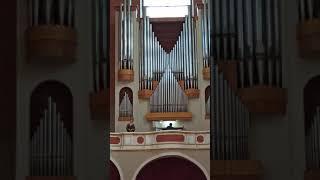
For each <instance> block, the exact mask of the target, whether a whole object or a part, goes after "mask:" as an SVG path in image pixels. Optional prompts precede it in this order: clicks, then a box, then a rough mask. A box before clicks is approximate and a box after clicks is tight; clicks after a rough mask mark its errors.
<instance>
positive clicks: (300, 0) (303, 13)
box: [299, 0, 306, 21]
mask: <svg viewBox="0 0 320 180" xmlns="http://www.w3.org/2000/svg"><path fill="white" fill-rule="evenodd" d="M304 1H305V0H299V11H300V16H301V17H300V18H301V19H300V20H301V21H304V20H305V19H306V17H305V15H306V14H305V11H304V10H305V7H304Z"/></svg>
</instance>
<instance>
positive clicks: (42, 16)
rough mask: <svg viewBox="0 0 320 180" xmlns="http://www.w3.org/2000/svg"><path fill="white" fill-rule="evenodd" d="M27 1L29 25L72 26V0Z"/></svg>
mask: <svg viewBox="0 0 320 180" xmlns="http://www.w3.org/2000/svg"><path fill="white" fill-rule="evenodd" d="M28 3H29V5H28V7H29V8H30V11H29V12H30V25H31V26H38V25H63V26H69V27H74V2H73V0H67V1H65V0H45V1H39V0H30V1H28ZM55 12H58V13H55Z"/></svg>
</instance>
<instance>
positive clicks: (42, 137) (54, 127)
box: [30, 97, 72, 176]
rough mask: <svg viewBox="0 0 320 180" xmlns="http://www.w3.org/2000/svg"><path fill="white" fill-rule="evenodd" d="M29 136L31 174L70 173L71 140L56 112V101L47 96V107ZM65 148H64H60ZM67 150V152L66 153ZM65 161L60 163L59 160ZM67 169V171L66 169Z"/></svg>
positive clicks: (61, 174) (51, 174)
mask: <svg viewBox="0 0 320 180" xmlns="http://www.w3.org/2000/svg"><path fill="white" fill-rule="evenodd" d="M43 112H44V116H43V117H42V118H40V124H39V126H37V127H36V129H35V131H34V132H33V135H32V136H31V143H30V145H31V147H30V149H31V151H30V152H31V155H30V163H31V169H30V174H31V175H32V176H66V175H72V140H71V137H70V136H69V134H68V133H67V130H66V128H65V127H63V122H62V121H61V118H60V113H59V112H57V108H56V103H55V102H53V101H52V98H51V97H49V98H48V109H45V110H44V111H43ZM63 139H64V140H63ZM62 147H63V148H66V150H62ZM67 151H68V153H66V152H67ZM62 161H63V162H67V164H66V165H62V164H61V162H62ZM66 169H68V171H66Z"/></svg>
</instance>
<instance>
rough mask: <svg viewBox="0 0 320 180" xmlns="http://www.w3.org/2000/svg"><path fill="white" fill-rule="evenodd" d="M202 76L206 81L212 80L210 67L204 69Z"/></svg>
mask: <svg viewBox="0 0 320 180" xmlns="http://www.w3.org/2000/svg"><path fill="white" fill-rule="evenodd" d="M202 75H203V79H204V80H210V67H207V68H203V70H202Z"/></svg>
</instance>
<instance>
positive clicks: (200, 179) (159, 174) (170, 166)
mask: <svg viewBox="0 0 320 180" xmlns="http://www.w3.org/2000/svg"><path fill="white" fill-rule="evenodd" d="M151 179H152V180H164V179H165V180H206V176H205V174H204V173H203V172H202V170H201V169H200V168H199V167H198V166H197V165H196V164H194V163H193V162H191V161H189V160H187V159H185V158H182V157H162V158H158V159H155V160H153V161H151V162H149V163H148V164H146V165H145V166H144V167H143V168H142V169H141V170H140V172H139V173H138V175H137V178H136V180H151Z"/></svg>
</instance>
